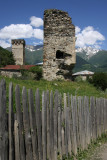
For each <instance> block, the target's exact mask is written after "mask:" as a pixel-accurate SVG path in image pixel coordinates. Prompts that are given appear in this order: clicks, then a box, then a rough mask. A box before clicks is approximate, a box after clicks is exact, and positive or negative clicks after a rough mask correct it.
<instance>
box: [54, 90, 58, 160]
mask: <svg viewBox="0 0 107 160" xmlns="http://www.w3.org/2000/svg"><path fill="white" fill-rule="evenodd" d="M57 134H58V91H55V95H54V160H57V140H58V137H57Z"/></svg>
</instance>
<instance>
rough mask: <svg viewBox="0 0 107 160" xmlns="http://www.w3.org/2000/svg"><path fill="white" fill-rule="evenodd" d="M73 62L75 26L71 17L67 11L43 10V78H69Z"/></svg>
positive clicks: (74, 59)
mask: <svg viewBox="0 0 107 160" xmlns="http://www.w3.org/2000/svg"><path fill="white" fill-rule="evenodd" d="M75 63H76V55H75V27H74V25H73V24H72V20H71V18H70V17H69V15H68V13H67V12H64V11H61V10H56V9H50V10H45V12H44V49H43V77H44V79H47V80H54V79H59V78H60V79H70V78H71V73H72V68H73V67H74V64H75Z"/></svg>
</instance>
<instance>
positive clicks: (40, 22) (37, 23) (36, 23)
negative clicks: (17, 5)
mask: <svg viewBox="0 0 107 160" xmlns="http://www.w3.org/2000/svg"><path fill="white" fill-rule="evenodd" d="M30 21H31V23H30V24H31V25H32V26H34V27H40V26H43V20H42V19H41V18H38V17H35V16H32V17H31V18H30Z"/></svg>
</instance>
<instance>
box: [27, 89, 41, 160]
mask: <svg viewBox="0 0 107 160" xmlns="http://www.w3.org/2000/svg"><path fill="white" fill-rule="evenodd" d="M28 97H29V116H30V128H31V136H32V149H33V158H34V160H39V155H38V146H37V131H36V116H35V108H34V99H33V91H32V89H29V91H28Z"/></svg>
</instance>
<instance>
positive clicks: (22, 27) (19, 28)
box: [0, 24, 33, 39]
mask: <svg viewBox="0 0 107 160" xmlns="http://www.w3.org/2000/svg"><path fill="white" fill-rule="evenodd" d="M32 34H33V28H32V26H31V25H29V24H11V25H10V26H5V27H4V28H3V29H1V30H0V38H2V39H16V38H31V37H32Z"/></svg>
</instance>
